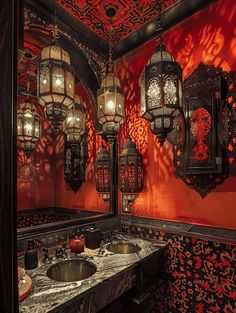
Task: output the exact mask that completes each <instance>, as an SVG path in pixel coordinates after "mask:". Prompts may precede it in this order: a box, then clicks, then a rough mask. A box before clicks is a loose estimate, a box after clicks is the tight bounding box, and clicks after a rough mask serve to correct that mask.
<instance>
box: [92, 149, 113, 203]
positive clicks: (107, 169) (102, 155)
mask: <svg viewBox="0 0 236 313" xmlns="http://www.w3.org/2000/svg"><path fill="white" fill-rule="evenodd" d="M95 178H96V189H97V191H98V192H99V194H100V197H102V198H103V200H104V201H109V199H110V179H111V165H110V157H109V154H108V153H107V150H106V148H105V147H104V146H101V148H100V149H99V150H98V153H97V157H96V160H95Z"/></svg>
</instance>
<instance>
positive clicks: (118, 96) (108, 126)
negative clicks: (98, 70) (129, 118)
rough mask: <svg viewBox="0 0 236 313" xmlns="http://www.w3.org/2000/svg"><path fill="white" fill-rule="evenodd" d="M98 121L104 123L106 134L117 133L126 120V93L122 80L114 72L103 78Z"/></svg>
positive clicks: (98, 98) (99, 94)
mask: <svg viewBox="0 0 236 313" xmlns="http://www.w3.org/2000/svg"><path fill="white" fill-rule="evenodd" d="M97 101H98V111H97V117H98V121H99V122H100V123H101V124H102V133H103V134H104V135H108V136H109V135H116V134H117V133H118V131H119V129H120V125H121V124H122V123H123V122H124V116H125V114H124V94H123V91H122V89H121V86H120V80H119V78H118V77H116V76H115V74H114V73H108V74H107V75H106V76H105V77H103V78H102V83H101V88H100V89H99V90H98V92H97Z"/></svg>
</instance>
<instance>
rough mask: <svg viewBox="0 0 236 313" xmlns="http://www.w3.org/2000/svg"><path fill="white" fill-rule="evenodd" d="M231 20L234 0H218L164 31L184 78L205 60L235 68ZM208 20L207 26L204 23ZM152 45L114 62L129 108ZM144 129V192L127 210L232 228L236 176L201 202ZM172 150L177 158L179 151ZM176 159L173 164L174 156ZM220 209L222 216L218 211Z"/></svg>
mask: <svg viewBox="0 0 236 313" xmlns="http://www.w3.org/2000/svg"><path fill="white" fill-rule="evenodd" d="M229 8H230V10H229ZM235 19H236V3H234V4H233V5H232V1H230V0H225V1H223V0H218V1H217V2H216V3H214V4H212V5H211V6H209V7H207V8H206V9H204V10H202V11H201V12H198V13H197V14H195V15H194V16H192V17H191V18H189V19H188V20H186V21H184V22H183V23H181V24H179V25H177V26H176V27H174V28H172V29H171V30H170V31H168V32H166V33H165V36H164V42H165V45H166V48H167V50H168V51H171V53H172V54H173V57H174V58H175V59H176V60H177V61H178V62H179V63H180V65H181V67H182V69H183V75H184V79H185V78H186V77H187V76H189V75H190V74H191V73H192V72H193V70H194V69H195V68H196V67H197V66H198V64H199V63H200V62H203V61H204V60H205V59H207V60H208V63H210V64H212V65H214V66H222V68H223V70H225V71H229V70H234V69H236V58H235V55H236V45H235V44H234V43H235V42H236V29H235ZM209 21H210V22H209ZM209 24H211V27H208V25H209ZM222 35H223V37H224V40H222ZM223 41H224V44H223V45H222V42H223ZM155 46H156V42H155V41H154V40H153V41H150V42H148V43H146V44H145V45H143V46H142V47H140V48H139V49H137V50H136V51H133V52H130V53H129V54H127V55H126V56H124V57H122V58H121V59H120V60H119V61H118V62H117V64H116V69H117V73H118V75H119V77H120V78H121V83H122V87H123V90H124V92H125V97H126V107H128V108H129V109H131V108H133V106H134V105H135V104H138V103H139V102H140V84H139V78H140V75H141V73H142V71H143V68H144V66H145V64H146V62H147V61H148V59H149V58H150V56H151V55H152V54H153V52H154V49H155ZM196 47H198V49H196ZM210 60H211V61H210ZM138 119H140V118H139V117H138ZM131 127H132V126H131ZM127 129H128V124H127V123H126V124H124V125H123V126H122V128H121V132H122V133H121V134H120V137H121V138H123V137H125V132H126V131H127ZM147 132H148V134H147V140H148V147H147V149H146V150H145V152H143V151H142V150H140V152H141V153H142V155H143V160H144V168H145V174H144V191H143V192H142V193H141V194H140V195H139V198H138V199H137V200H136V201H135V203H134V205H133V208H132V214H134V215H138V216H147V217H152V218H162V219H167V220H168V219H170V220H178V221H183V222H193V223H199V224H206V225H214V226H219V227H220V226H221V227H229V228H235V223H234V222H233V220H235V218H234V214H235V212H234V210H233V208H232V205H231V203H232V202H233V201H234V198H235V192H236V178H235V177H232V176H231V177H229V178H228V179H227V180H226V181H225V182H224V184H222V185H220V186H218V187H217V188H216V189H215V190H214V191H213V192H212V193H211V194H209V195H207V197H206V198H205V199H204V200H202V199H201V197H200V196H199V195H198V194H197V193H196V192H195V191H192V190H190V189H189V188H188V187H187V186H185V184H184V183H183V182H181V181H180V180H178V179H176V178H175V177H174V175H173V173H174V171H175V168H174V165H173V164H174V163H173V153H172V146H171V145H170V144H168V145H166V146H164V147H163V148H161V149H160V148H159V147H158V145H157V143H156V141H155V136H154V135H152V134H151V133H150V131H149V130H147ZM122 140H123V139H122ZM181 141H183V138H181ZM235 145H236V139H232V140H231V142H230V143H229V147H228V148H229V149H230V150H231V151H235V150H234V147H235ZM177 153H178V155H179V157H181V155H180V154H181V151H177ZM228 157H229V159H230V160H231V164H232V165H231V167H234V168H235V170H236V167H235V165H234V164H235V161H236V156H235V155H232V153H229V156H228ZM176 161H177V162H179V161H178V159H177V160H176ZM218 183H219V181H218ZM139 199H142V203H139ZM225 210H227V212H228V214H222V212H225Z"/></svg>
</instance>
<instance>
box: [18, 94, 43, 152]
mask: <svg viewBox="0 0 236 313" xmlns="http://www.w3.org/2000/svg"><path fill="white" fill-rule="evenodd" d="M40 136H41V124H40V116H39V114H38V113H37V112H36V108H35V106H34V105H33V104H32V103H31V102H30V101H29V100H28V99H26V101H25V102H24V103H21V104H20V107H19V109H18V110H17V139H18V140H19V141H20V147H21V148H22V149H23V150H24V152H25V154H26V156H27V157H29V156H30V153H31V152H32V150H34V149H35V147H36V145H37V143H38V141H39V139H40Z"/></svg>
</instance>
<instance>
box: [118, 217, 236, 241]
mask: <svg viewBox="0 0 236 313" xmlns="http://www.w3.org/2000/svg"><path fill="white" fill-rule="evenodd" d="M121 223H122V224H127V225H133V226H139V227H144V228H147V229H155V230H158V231H164V232H166V233H172V234H178V235H182V236H185V237H192V238H197V239H203V240H209V241H217V242H220V243H226V244H233V245H236V230H233V229H226V228H219V227H213V226H204V225H197V224H190V223H182V222H173V221H167V220H160V219H153V218H146V217H140V216H131V215H122V216H121Z"/></svg>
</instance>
